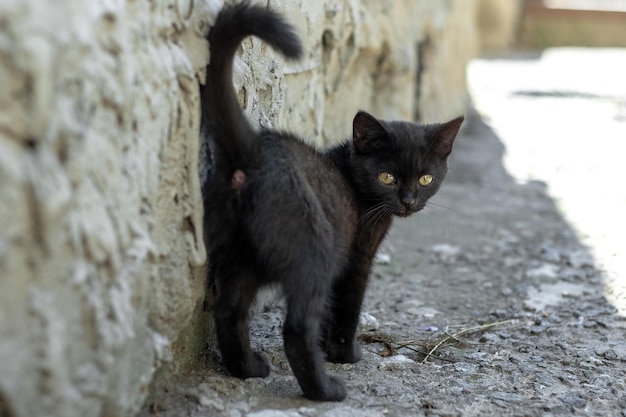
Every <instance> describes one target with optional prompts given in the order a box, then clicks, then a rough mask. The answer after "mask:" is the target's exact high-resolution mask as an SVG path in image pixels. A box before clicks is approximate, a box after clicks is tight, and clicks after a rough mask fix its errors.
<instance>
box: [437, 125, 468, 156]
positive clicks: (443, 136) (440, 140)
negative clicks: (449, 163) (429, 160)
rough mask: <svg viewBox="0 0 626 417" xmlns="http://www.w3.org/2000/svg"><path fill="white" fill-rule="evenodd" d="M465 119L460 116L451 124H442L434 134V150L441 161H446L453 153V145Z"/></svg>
mask: <svg viewBox="0 0 626 417" xmlns="http://www.w3.org/2000/svg"><path fill="white" fill-rule="evenodd" d="M463 120H464V117H463V116H459V117H457V118H456V119H453V120H450V121H449V122H446V123H442V124H440V125H439V126H437V128H436V129H435V132H434V133H433V145H432V149H433V151H434V153H435V155H436V156H437V157H439V158H441V159H446V158H447V157H448V155H450V152H452V144H453V143H454V139H455V138H456V136H457V134H458V133H459V129H460V128H461V124H462V123H463Z"/></svg>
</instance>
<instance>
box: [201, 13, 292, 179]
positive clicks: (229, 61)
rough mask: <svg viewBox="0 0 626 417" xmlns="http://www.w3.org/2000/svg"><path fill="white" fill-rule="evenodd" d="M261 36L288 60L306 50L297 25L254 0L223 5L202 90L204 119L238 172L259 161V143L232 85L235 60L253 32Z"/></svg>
mask: <svg viewBox="0 0 626 417" xmlns="http://www.w3.org/2000/svg"><path fill="white" fill-rule="evenodd" d="M251 35H252V36H256V37H258V38H260V39H262V40H263V41H265V42H267V43H268V44H269V45H270V46H272V48H274V49H275V50H277V51H279V52H281V53H282V54H283V55H285V57H287V58H293V59H295V58H298V57H300V55H301V54H302V46H301V44H300V39H299V38H298V36H297V35H296V32H295V29H294V28H293V26H291V25H290V24H289V23H287V22H286V21H285V20H284V19H283V18H282V17H281V16H280V15H279V14H277V13H276V12H274V11H272V10H268V9H266V8H265V7H263V6H258V5H251V4H250V3H249V2H248V1H245V2H243V3H240V4H238V5H236V6H232V7H226V8H224V9H222V11H221V12H220V13H219V15H218V17H217V21H216V22H215V25H214V26H213V29H212V30H211V33H210V34H209V38H208V39H209V42H210V44H211V63H210V64H209V66H208V67H207V80H206V85H205V86H204V87H203V88H202V89H201V100H202V123H203V124H205V126H206V127H208V129H209V131H210V132H211V134H212V136H213V137H214V139H215V141H216V142H217V143H218V145H219V146H220V147H221V148H222V150H223V152H224V153H225V156H226V157H227V158H228V159H229V162H230V165H231V168H232V170H233V171H234V170H243V171H245V170H246V169H248V168H250V167H254V166H255V165H256V156H257V155H258V147H259V142H258V140H257V134H256V133H255V131H254V129H253V128H252V126H250V124H249V122H248V120H247V119H246V117H245V115H244V114H243V111H242V110H241V108H240V107H239V103H238V101H237V96H236V94H235V90H234V88H233V84H232V72H233V58H234V56H235V53H236V52H237V49H238V48H239V44H240V43H241V41H242V40H243V39H244V38H246V37H247V36H251Z"/></svg>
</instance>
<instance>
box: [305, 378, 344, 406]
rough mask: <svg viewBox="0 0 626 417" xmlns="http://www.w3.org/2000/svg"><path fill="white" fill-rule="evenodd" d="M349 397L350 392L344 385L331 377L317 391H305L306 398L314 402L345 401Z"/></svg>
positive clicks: (316, 388) (317, 387)
mask: <svg viewBox="0 0 626 417" xmlns="http://www.w3.org/2000/svg"><path fill="white" fill-rule="evenodd" d="M347 395H348V390H347V389H346V386H345V385H344V383H343V382H341V380H340V379H339V378H336V377H334V376H329V377H328V378H327V379H326V381H324V383H322V384H320V385H319V386H316V387H315V389H311V390H305V391H304V396H305V397H307V398H308V399H309V400H313V401H343V400H344V399H345V398H346V396H347Z"/></svg>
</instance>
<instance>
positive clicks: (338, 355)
mask: <svg viewBox="0 0 626 417" xmlns="http://www.w3.org/2000/svg"><path fill="white" fill-rule="evenodd" d="M362 357H363V352H361V346H360V345H359V344H358V343H357V342H356V341H352V342H351V343H336V342H332V341H330V340H329V341H328V343H327V344H326V360H328V361H329V362H333V363H355V362H358V361H360V360H361V358H362Z"/></svg>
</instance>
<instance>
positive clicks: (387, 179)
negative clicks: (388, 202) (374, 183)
mask: <svg viewBox="0 0 626 417" xmlns="http://www.w3.org/2000/svg"><path fill="white" fill-rule="evenodd" d="M378 179H379V180H380V182H382V183H383V184H385V185H392V184H395V183H396V177H394V176H393V174H390V173H388V172H381V173H380V174H378Z"/></svg>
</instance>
